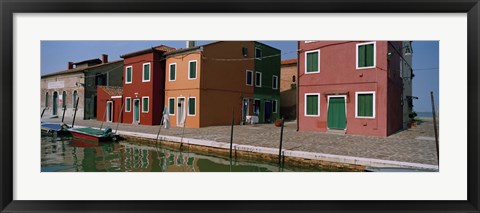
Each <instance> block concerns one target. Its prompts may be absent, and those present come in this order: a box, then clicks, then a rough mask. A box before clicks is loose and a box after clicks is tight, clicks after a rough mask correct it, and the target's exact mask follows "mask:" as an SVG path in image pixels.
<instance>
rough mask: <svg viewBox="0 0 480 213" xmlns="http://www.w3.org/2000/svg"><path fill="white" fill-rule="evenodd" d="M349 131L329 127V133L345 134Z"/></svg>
mask: <svg viewBox="0 0 480 213" xmlns="http://www.w3.org/2000/svg"><path fill="white" fill-rule="evenodd" d="M346 132H347V131H346V130H344V129H329V130H327V133H329V134H334V135H345V133H346Z"/></svg>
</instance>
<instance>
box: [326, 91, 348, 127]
mask: <svg viewBox="0 0 480 213" xmlns="http://www.w3.org/2000/svg"><path fill="white" fill-rule="evenodd" d="M327 122H328V128H329V129H345V127H346V126H347V115H346V113H345V98H344V97H330V98H329V101H328V118H327Z"/></svg>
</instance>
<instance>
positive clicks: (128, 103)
mask: <svg viewBox="0 0 480 213" xmlns="http://www.w3.org/2000/svg"><path fill="white" fill-rule="evenodd" d="M131 100H132V99H131V98H130V97H127V98H125V112H130V111H131V110H132V106H131V104H132V103H131Z"/></svg>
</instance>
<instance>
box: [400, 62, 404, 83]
mask: <svg viewBox="0 0 480 213" xmlns="http://www.w3.org/2000/svg"><path fill="white" fill-rule="evenodd" d="M400 78H403V60H402V59H400Z"/></svg>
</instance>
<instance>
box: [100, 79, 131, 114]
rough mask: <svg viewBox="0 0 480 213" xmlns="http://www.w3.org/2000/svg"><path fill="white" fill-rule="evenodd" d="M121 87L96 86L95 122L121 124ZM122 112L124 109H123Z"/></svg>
mask: <svg viewBox="0 0 480 213" xmlns="http://www.w3.org/2000/svg"><path fill="white" fill-rule="evenodd" d="M122 94H123V89H122V87H114V86H97V120H98V121H105V122H119V120H120V122H122V120H123V118H122V116H120V112H121V111H122V107H125V106H124V105H123V99H122ZM123 110H124V109H123Z"/></svg>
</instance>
